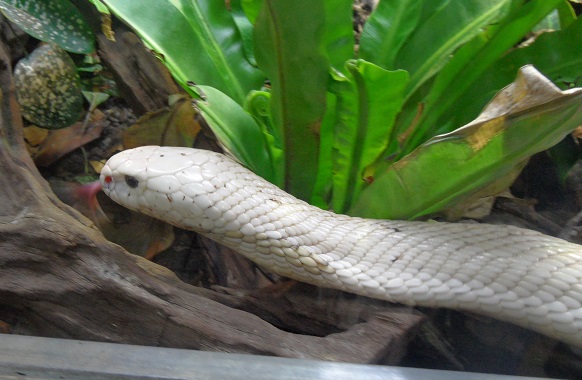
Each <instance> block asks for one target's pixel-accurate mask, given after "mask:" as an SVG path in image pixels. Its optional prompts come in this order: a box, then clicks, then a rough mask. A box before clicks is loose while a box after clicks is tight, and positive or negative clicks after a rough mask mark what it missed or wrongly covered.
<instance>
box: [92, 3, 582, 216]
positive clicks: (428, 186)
mask: <svg viewBox="0 0 582 380" xmlns="http://www.w3.org/2000/svg"><path fill="white" fill-rule="evenodd" d="M103 2H104V3H105V4H106V5H107V6H108V7H109V8H110V10H111V11H112V13H114V14H115V15H117V16H118V17H119V18H120V19H121V20H123V21H124V22H126V23H127V24H128V25H130V26H131V27H132V28H133V29H134V30H135V31H136V32H137V33H138V34H139V35H140V36H141V38H142V39H143V40H144V42H145V43H146V44H147V45H148V46H149V47H150V48H151V49H153V50H154V51H156V52H157V53H158V55H159V56H160V57H161V59H162V61H163V62H164V63H165V64H166V65H167V67H168V68H169V69H170V71H171V72H172V74H173V75H174V77H175V78H176V79H177V80H178V82H180V83H181V84H182V85H183V86H184V88H186V89H187V90H188V91H189V92H190V94H191V95H192V96H193V97H194V98H195V99H196V104H197V107H198V109H199V111H200V112H201V113H202V115H203V116H204V117H205V118H206V120H207V121H208V123H209V124H210V126H211V127H212V128H213V130H214V132H215V133H216V135H217V136H218V138H219V139H220V140H221V142H222V143H223V144H224V146H225V147H226V148H227V149H228V150H229V151H230V152H231V153H232V154H233V155H235V156H236V157H238V158H239V159H240V160H241V161H242V162H243V163H245V164H246V165H248V166H249V167H250V168H251V169H253V170H254V171H255V172H257V173H258V174H260V175H261V176H263V177H265V178H266V179H268V180H270V181H271V182H274V183H275V184H277V185H279V186H281V187H283V188H285V189H286V190H288V191H290V192H292V193H293V194H295V195H296V196H298V197H300V198H302V199H305V200H308V201H311V202H312V203H314V204H316V205H318V206H320V207H323V208H332V209H334V210H335V211H336V212H348V213H351V214H357V215H361V216H373V217H382V218H415V217H420V216H422V215H426V214H429V213H434V212H437V211H440V210H443V209H446V208H449V207H451V206H452V205H454V204H457V203H459V202H462V201H465V200H467V199H469V198H471V197H474V196H477V195H481V194H483V193H484V192H491V191H498V190H499V188H500V187H503V186H507V185H508V183H510V182H511V179H512V178H513V177H514V176H515V175H516V173H517V172H518V171H519V170H520V168H521V167H523V165H524V163H525V161H526V160H527V158H528V157H529V156H530V155H532V154H534V153H536V152H539V151H540V150H543V149H547V148H549V147H550V146H552V145H553V144H555V143H557V142H558V141H559V140H560V139H561V138H563V137H564V136H565V135H566V134H568V133H569V131H571V130H572V129H574V128H575V127H576V126H578V125H579V124H580V123H582V110H581V108H582V105H581V104H582V94H581V92H580V91H579V90H574V91H570V92H567V93H561V92H560V91H558V90H557V89H555V88H553V86H552V85H551V84H549V83H546V82H545V79H544V78H543V77H540V76H539V75H537V73H536V72H534V71H532V70H531V69H527V70H525V72H523V73H522V74H521V75H520V77H519V78H518V80H517V81H516V83H515V84H514V85H513V89H514V90H515V93H514V94H515V98H516V99H514V101H508V102H506V101H501V102H500V100H499V99H496V100H495V101H494V105H495V104H497V105H501V106H502V107H506V108H507V109H506V110H505V111H506V112H505V113H503V112H502V113H496V112H492V111H493V110H492V109H491V108H490V109H489V112H488V113H487V115H486V116H487V117H482V118H480V119H479V120H478V121H476V122H475V123H472V124H471V125H470V126H469V127H465V128H461V129H459V128H460V127H462V126H463V125H464V124H466V123H468V122H469V121H471V120H473V119H475V117H477V115H478V112H479V110H480V109H481V108H483V107H484V106H485V104H486V103H487V102H488V101H489V99H491V97H492V96H493V95H494V94H495V93H496V92H497V91H499V90H500V89H501V88H502V87H504V86H506V85H508V84H509V83H511V81H512V80H513V78H514V77H515V75H516V73H517V71H518V68H519V67H520V66H522V65H524V64H526V63H534V64H535V65H536V67H537V68H538V70H540V71H542V72H544V73H545V74H546V75H547V76H549V77H550V78H551V79H552V80H554V81H555V82H560V80H561V79H565V78H576V77H578V76H579V75H580V68H579V67H580V66H579V65H580V60H581V58H582V46H581V44H579V43H576V42H577V41H580V37H581V36H582V22H581V21H580V20H579V19H576V17H575V15H574V13H573V11H572V8H571V7H570V5H569V3H568V2H567V1H564V0H531V1H524V0H519V1H518V0H466V1H463V2H454V1H450V0H426V1H417V0H414V1H412V0H408V1H401V0H398V1H396V0H382V1H381V2H380V3H379V6H378V8H377V9H376V10H375V11H374V12H373V14H372V15H371V17H370V19H369V20H368V22H367V23H366V25H365V27H364V31H363V34H362V36H361V39H360V42H359V51H358V52H357V53H355V48H354V41H353V31H352V1H351V0H325V1H324V0H314V1H312V2H310V3H309V7H306V6H305V4H304V3H302V2H296V1H276V0H231V1H227V2H222V1H215V0H179V1H178V0H176V1H160V0H144V1H141V2H131V1H124V0H103ZM549 15H550V16H549ZM547 17H552V22H553V24H555V23H556V20H557V23H558V24H559V25H560V28H561V30H559V31H555V32H553V33H547V34H544V35H542V36H541V37H539V38H538V39H537V40H536V41H535V42H534V43H533V44H531V46H529V47H527V48H523V49H516V48H515V46H516V45H517V44H518V43H520V41H522V39H523V38H524V37H525V36H526V35H527V34H528V33H529V32H530V31H532V30H534V28H536V26H537V25H539V23H540V22H541V21H543V20H548V19H547ZM548 51H551V55H548V54H545V53H547V52H548ZM556 63H559V64H558V65H557V64H556ZM266 78H268V79H269V81H270V86H267V87H263V84H264V80H265V79H266ZM193 83H194V84H193ZM538 84H542V85H543V86H546V87H545V88H546V90H547V91H546V92H544V94H545V95H543V96H541V97H539V96H534V95H535V91H532V87H531V86H533V87H536V86H538ZM520 96H521V97H525V98H528V97H529V98H534V97H535V101H531V102H525V103H524V102H519V101H518V98H519V97H520ZM512 107H514V108H517V111H516V110H515V109H514V110H512ZM497 110H498V109H497ZM446 133H448V134H447V135H445V136H442V137H435V136H437V135H442V134H446ZM476 141H477V142H478V143H476ZM427 195H429V196H427Z"/></svg>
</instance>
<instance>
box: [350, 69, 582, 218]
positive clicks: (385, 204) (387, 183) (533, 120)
mask: <svg viewBox="0 0 582 380" xmlns="http://www.w3.org/2000/svg"><path fill="white" fill-rule="evenodd" d="M581 123H582V88H577V89H572V90H568V91H564V92H562V91H560V90H559V89H558V88H557V87H556V86H554V85H553V84H552V83H551V82H549V81H548V80H547V79H546V78H544V77H543V76H542V75H541V74H539V72H537V71H536V70H535V69H534V68H533V67H531V66H527V67H524V68H522V70H521V71H520V73H519V75H518V77H517V79H516V81H515V82H514V83H513V84H511V85H510V86H508V87H506V88H505V89H504V90H503V91H502V93H500V94H499V95H498V96H497V97H496V98H494V99H493V100H492V102H491V103H490V104H489V105H488V106H487V108H486V109H485V110H484V111H483V113H482V114H481V115H480V116H479V118H477V119H476V120H474V121H473V122H471V123H470V124H467V125H466V126H464V127H462V128H459V129H458V130H456V131H454V132H452V133H449V134H445V135H441V136H436V137H434V138H432V139H431V140H429V141H427V142H426V143H425V144H423V145H421V146H420V147H419V148H417V149H416V150H414V151H413V152H412V153H411V154H409V155H408V156H406V157H404V158H403V159H401V160H400V161H398V162H396V163H395V164H393V165H392V166H390V167H389V168H388V169H387V170H386V171H384V172H382V173H378V174H377V176H376V179H375V181H374V182H373V183H372V184H371V185H370V186H369V187H368V188H366V189H365V190H364V191H363V192H362V194H361V196H360V198H359V200H358V202H357V203H356V205H355V207H354V208H352V210H350V214H352V215H358V216H363V217H370V218H390V219H414V218H418V217H420V216H423V215H428V214H432V213H435V212H438V211H441V210H443V209H445V208H447V207H451V206H452V205H454V204H456V203H459V202H461V201H463V200H466V199H468V198H470V197H471V196H472V195H474V194H476V193H479V192H480V191H482V190H483V189H485V188H487V187H489V186H491V184H492V183H494V182H495V181H497V180H498V179H499V178H504V177H506V176H508V175H511V174H512V173H515V172H516V168H517V169H520V168H521V166H522V165H523V163H524V162H525V160H527V158H528V157H529V156H531V155H533V154H535V153H537V152H540V151H543V150H545V149H548V148H549V147H551V146H553V145H555V144H556V143H558V142H559V141H560V140H562V139H563V138H564V136H566V135H567V134H568V133H570V132H571V131H572V130H574V129H575V128H576V127H577V126H579V125H580V124H581ZM387 193H389V196H387V195H386V194H387ZM379 204H382V207H378V205H379Z"/></svg>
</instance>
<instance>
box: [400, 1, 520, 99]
mask: <svg viewBox="0 0 582 380" xmlns="http://www.w3.org/2000/svg"><path fill="white" fill-rule="evenodd" d="M438 2H439V1H435V3H438ZM511 2H512V0H464V1H450V2H447V3H446V5H445V6H443V7H441V8H440V9H438V10H437V11H436V12H434V13H431V15H430V17H429V18H428V19H427V20H423V22H421V23H419V25H418V27H417V28H415V29H414V31H413V32H412V33H411V35H410V36H409V38H408V39H407V40H406V44H404V45H403V46H402V48H401V49H400V50H399V51H398V55H397V56H396V58H395V64H394V67H395V68H399V69H404V70H407V71H408V72H409V73H410V87H409V89H408V94H407V98H408V97H410V95H411V94H412V93H414V91H416V90H417V89H418V88H419V87H420V86H421V85H422V84H423V83H424V82H425V81H426V80H428V79H429V78H430V77H432V76H433V75H435V74H436V73H438V71H439V70H440V69H441V68H442V67H443V66H444V65H445V64H446V63H447V62H448V60H449V58H450V56H451V54H452V53H454V52H455V50H457V49H458V48H459V46H461V45H462V44H464V43H466V42H467V41H469V40H470V39H471V38H473V37H474V36H476V35H477V34H479V33H480V32H481V31H482V30H483V28H485V27H486V26H487V25H490V24H492V23H494V22H497V21H498V20H499V19H500V18H501V17H503V16H505V15H506V14H507V12H508V11H509V7H510V5H511ZM425 3H427V2H425ZM430 6H431V7H432V6H434V5H433V4H431V5H430Z"/></svg>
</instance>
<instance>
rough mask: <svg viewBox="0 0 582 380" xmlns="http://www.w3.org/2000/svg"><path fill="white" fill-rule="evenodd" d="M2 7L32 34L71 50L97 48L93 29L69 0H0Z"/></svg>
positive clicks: (15, 21)
mask: <svg viewBox="0 0 582 380" xmlns="http://www.w3.org/2000/svg"><path fill="white" fill-rule="evenodd" d="M0 10H1V11H2V13H4V15H5V16H6V17H8V18H9V19H10V20H11V21H12V22H14V23H15V24H17V25H18V26H19V27H21V28H22V29H23V30H24V31H25V32H27V33H28V34H30V35H31V36H33V37H35V38H37V39H39V40H41V41H44V42H51V43H54V44H57V45H59V46H60V47H61V48H63V49H64V50H66V51H69V52H71V53H85V54H88V53H91V52H93V51H94V50H95V41H94V38H93V32H91V29H90V28H89V26H88V25H87V23H86V22H85V19H84V18H83V16H82V15H81V13H80V12H79V10H78V9H77V8H75V6H73V4H71V2H70V1H69V0H51V1H40V0H0Z"/></svg>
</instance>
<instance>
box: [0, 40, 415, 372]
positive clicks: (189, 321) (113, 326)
mask: <svg viewBox="0 0 582 380" xmlns="http://www.w3.org/2000/svg"><path fill="white" fill-rule="evenodd" d="M11 72H12V70H11V67H10V60H9V58H8V56H7V54H6V47H5V46H0V89H1V95H2V96H1V99H0V144H1V145H0V147H1V148H0V178H1V179H2V185H1V186H0V199H1V202H0V319H1V320H3V322H4V323H3V324H2V325H3V330H8V329H9V330H11V332H12V333H20V334H29V335H40V336H49V337H61V338H63V337H65V338H75V339H84V340H97V341H107V342H119V343H130V344H140V345H153V346H167V347H178V348H190V349H198V350H212V351H227V352H239V353H255V354H265V355H277V356H285V357H302V358H319V359H326V360H338V361H350V362H382V363H389V364H395V363H397V362H398V360H399V359H400V357H401V356H402V355H403V351H402V350H401V349H398V348H397V347H404V346H405V342H406V341H407V340H408V339H409V335H410V334H411V333H412V331H413V330H414V328H413V327H414V326H417V325H418V324H419V322H420V321H421V320H422V317H421V316H419V315H417V314H414V313H412V314H411V312H410V311H409V310H408V309H402V311H401V312H396V313H393V314H390V316H389V317H387V316H385V315H384V314H383V313H382V312H381V310H383V309H382V306H379V305H383V304H382V303H376V302H373V305H372V306H366V305H365V304H364V303H363V302H360V301H358V300H346V301H342V302H339V303H337V304H336V305H335V306H334V307H333V308H331V309H330V308H327V309H326V310H327V311H326V313H327V314H326V313H323V314H324V315H323V316H319V317H317V316H315V312H313V311H309V310H310V308H311V307H312V309H311V310H315V311H317V312H321V310H322V307H324V306H325V305H324V306H322V304H321V303H318V301H317V300H316V299H314V297H312V296H310V295H309V293H310V292H313V289H314V288H313V287H299V288H298V289H299V290H297V289H295V292H291V293H290V294H287V295H284V296H278V297H277V296H275V297H272V298H267V299H266V300H265V299H261V298H260V297H259V298H257V297H253V295H252V294H251V295H249V294H246V293H245V294H239V293H237V292H234V293H233V292H226V293H225V292H215V291H211V290H208V289H203V288H196V287H193V286H190V285H187V284H185V283H182V282H181V281H179V280H178V279H177V277H176V276H175V275H174V274H173V273H172V272H170V271H169V270H168V269H165V268H163V267H161V266H158V265H156V264H153V263H151V262H149V261H147V260H145V259H143V258H141V257H138V256H134V255H131V254H129V253H127V252H125V251H124V250H123V249H122V248H121V247H119V246H117V245H115V244H113V243H110V242H109V241H107V240H106V239H105V238H104V237H103V235H102V234H101V233H100V232H99V230H98V229H97V228H96V227H95V225H93V223H92V222H90V221H89V220H88V219H86V218H85V217H83V216H82V215H81V214H80V213H78V212H77V211H75V210H74V209H72V208H70V207H68V206H66V205H65V204H63V203H61V202H60V201H59V200H58V199H57V197H56V196H55V195H54V194H53V193H52V191H51V189H50V187H49V186H48V184H47V182H46V181H45V180H44V179H43V178H42V177H41V175H40V174H39V172H38V171H37V169H36V167H35V166H34V164H33V162H32V160H31V159H30V157H29V155H28V153H27V151H26V148H25V146H24V143H23V138H22V121H21V116H20V111H19V108H18V105H17V103H16V101H15V97H14V87H13V83H12V76H11ZM306 289H307V290H306ZM229 293H230V294H229ZM324 298H325V297H324ZM229 306H232V307H229ZM240 309H246V310H250V311H253V312H257V313H262V314H263V316H264V317H263V318H264V319H261V318H259V317H258V316H256V315H253V314H251V313H249V312H247V311H244V310H240ZM346 310H348V311H350V310H351V312H352V313H354V317H353V320H354V322H353V323H351V324H350V323H346V322H345V313H346ZM326 315H327V316H326ZM342 315H344V318H343V319H344V321H343V322H341V323H340V322H338V320H340V319H342V318H340V316H342ZM266 320H269V321H271V322H273V323H277V325H280V326H286V328H287V330H289V331H290V330H293V331H295V332H289V331H283V330H282V329H280V328H277V327H275V326H274V325H273V324H271V323H269V322H267V321H266ZM0 322H1V321H0ZM332 325H333V326H334V329H332V330H331V331H332V332H333V333H331V334H326V333H325V331H330V330H329V326H332ZM7 326H8V327H7ZM289 326H290V327H289ZM322 326H323V327H322ZM324 327H326V328H328V329H327V330H326V329H325V328H324ZM299 330H303V331H307V332H308V333H312V334H319V335H320V336H315V335H305V334H301V333H299V332H300V331H299Z"/></svg>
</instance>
